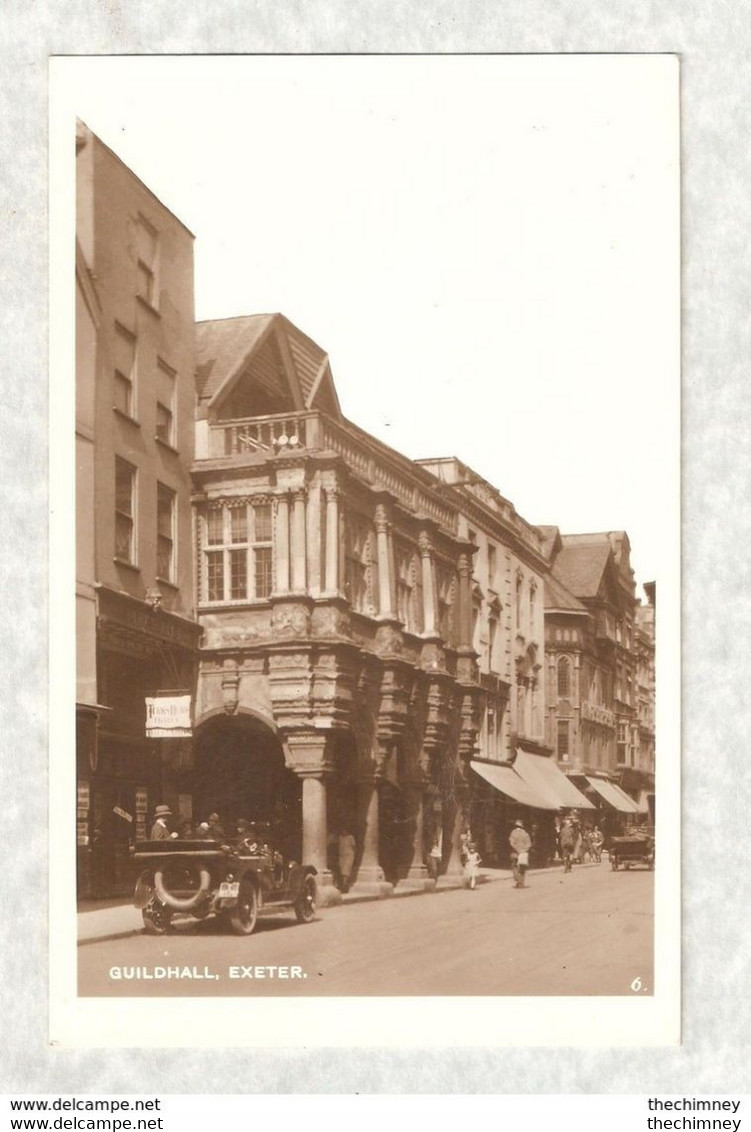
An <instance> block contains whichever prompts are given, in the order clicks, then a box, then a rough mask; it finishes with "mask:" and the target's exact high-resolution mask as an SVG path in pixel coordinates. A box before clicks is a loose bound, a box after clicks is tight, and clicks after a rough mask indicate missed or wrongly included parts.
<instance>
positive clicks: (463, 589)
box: [458, 550, 472, 649]
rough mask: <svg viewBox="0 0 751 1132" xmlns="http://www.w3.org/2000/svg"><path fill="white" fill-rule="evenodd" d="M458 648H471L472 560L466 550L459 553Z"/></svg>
mask: <svg viewBox="0 0 751 1132" xmlns="http://www.w3.org/2000/svg"><path fill="white" fill-rule="evenodd" d="M458 573H459V648H460V649H471V648H472V584H471V580H472V560H471V558H470V555H469V554H468V553H467V551H466V550H463V551H462V552H461V554H460V555H459V562H458Z"/></svg>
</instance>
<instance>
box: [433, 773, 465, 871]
mask: <svg viewBox="0 0 751 1132" xmlns="http://www.w3.org/2000/svg"><path fill="white" fill-rule="evenodd" d="M454 793H455V798H456V802H455V805H454V808H453V813H452V814H451V815H450V826H449V829H448V831H447V830H446V827H445V826H444V836H445V835H446V832H448V836H449V843H450V844H449V858H448V863H447V865H446V869H445V870H444V874H443V876H442V877H439V878H438V887H439V888H441V887H449V888H456V886H457V885H458V884H459V883H460V881H461V880H462V878H463V876H464V869H463V866H462V863H461V860H460V852H461V841H460V838H461V832H462V829H463V828H464V826H465V825H466V824H467V809H468V801H469V799H468V793H467V788H466V786H464V785H458V784H457V785H455V787H454ZM443 859H444V861H445V860H446V852H445V850H444V854H443Z"/></svg>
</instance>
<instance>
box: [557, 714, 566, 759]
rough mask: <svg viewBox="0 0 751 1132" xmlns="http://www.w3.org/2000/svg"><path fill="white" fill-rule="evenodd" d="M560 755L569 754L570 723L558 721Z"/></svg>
mask: <svg viewBox="0 0 751 1132" xmlns="http://www.w3.org/2000/svg"><path fill="white" fill-rule="evenodd" d="M558 754H559V755H567V754H568V721H563V720H559V721H558Z"/></svg>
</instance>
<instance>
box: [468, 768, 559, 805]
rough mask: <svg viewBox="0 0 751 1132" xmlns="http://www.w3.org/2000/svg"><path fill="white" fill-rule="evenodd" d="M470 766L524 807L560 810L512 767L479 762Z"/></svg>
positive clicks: (502, 792)
mask: <svg viewBox="0 0 751 1132" xmlns="http://www.w3.org/2000/svg"><path fill="white" fill-rule="evenodd" d="M469 765H470V766H471V767H472V770H473V771H474V772H475V774H479V775H480V777H481V778H484V779H485V781H486V782H489V783H490V785H491V786H493V787H495V789H496V790H500V792H501V794H505V795H506V797H507V798H511V799H513V801H514V802H519V803H520V804H521V805H522V806H532V807H533V809H536V810H557V809H558V807H557V805H553V804H552V803H551V802H550V801H549V799H548V798H546V797H544V796H543V795H542V794H540V793H539V792H535V791H534V790H533V789H532V788H531V787H530V786H528V785H527V783H526V782H525V781H524V779H523V778H520V776H519V775H518V774H517V773H516V771H515V770H514V768H513V767H511V766H502V765H501V764H500V763H478V762H471V763H470V764H469Z"/></svg>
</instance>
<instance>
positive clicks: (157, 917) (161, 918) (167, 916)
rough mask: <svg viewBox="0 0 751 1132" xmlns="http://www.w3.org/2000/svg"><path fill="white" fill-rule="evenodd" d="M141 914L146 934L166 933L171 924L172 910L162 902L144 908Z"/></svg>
mask: <svg viewBox="0 0 751 1132" xmlns="http://www.w3.org/2000/svg"><path fill="white" fill-rule="evenodd" d="M141 915H142V917H143V928H144V931H145V932H147V934H148V935H166V934H167V932H168V931H169V930H170V927H171V926H172V912H171V911H170V910H169V908H165V907H164V905H163V904H158V905H152V906H151V907H150V908H144V909H143V911H142V912H141Z"/></svg>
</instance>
